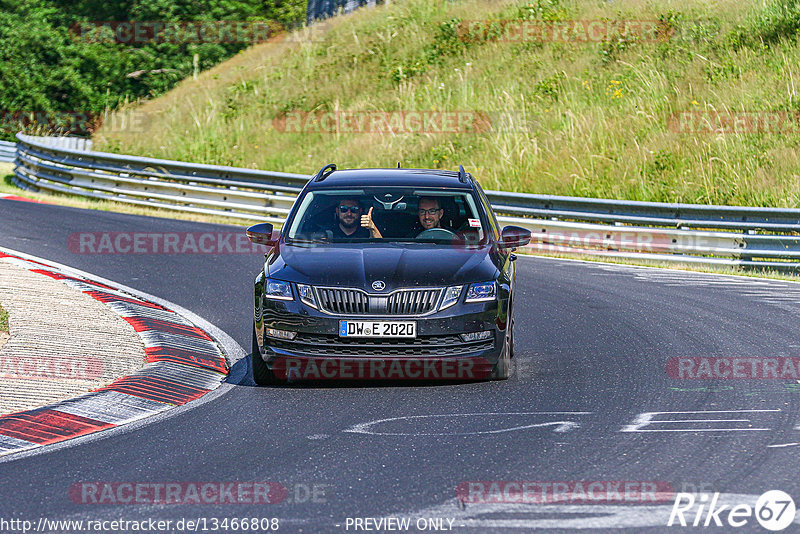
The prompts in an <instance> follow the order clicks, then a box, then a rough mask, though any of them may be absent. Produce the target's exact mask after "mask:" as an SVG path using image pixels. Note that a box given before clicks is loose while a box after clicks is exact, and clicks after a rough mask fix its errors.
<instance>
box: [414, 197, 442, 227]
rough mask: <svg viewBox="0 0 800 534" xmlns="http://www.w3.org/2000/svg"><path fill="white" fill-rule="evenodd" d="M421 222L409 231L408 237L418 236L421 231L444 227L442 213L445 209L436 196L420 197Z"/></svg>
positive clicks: (419, 212) (418, 211)
mask: <svg viewBox="0 0 800 534" xmlns="http://www.w3.org/2000/svg"><path fill="white" fill-rule="evenodd" d="M417 213H418V214H419V222H418V223H415V224H414V227H413V228H412V229H411V232H409V234H408V237H417V236H418V235H419V234H420V233H422V232H424V231H425V230H430V229H431V228H441V227H442V215H444V210H443V209H442V206H441V205H440V204H439V199H438V198H436V197H421V198H420V199H419V209H418V210H417Z"/></svg>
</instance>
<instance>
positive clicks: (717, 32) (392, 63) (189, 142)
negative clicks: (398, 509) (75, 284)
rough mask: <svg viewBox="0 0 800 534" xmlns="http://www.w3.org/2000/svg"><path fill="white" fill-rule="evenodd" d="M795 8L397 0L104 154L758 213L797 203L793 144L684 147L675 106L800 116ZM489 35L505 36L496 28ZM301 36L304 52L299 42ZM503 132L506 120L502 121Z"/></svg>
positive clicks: (235, 71) (348, 20)
mask: <svg viewBox="0 0 800 534" xmlns="http://www.w3.org/2000/svg"><path fill="white" fill-rule="evenodd" d="M798 6H800V0H769V1H762V0H745V1H741V0H708V1H704V2H694V1H689V0H663V1H658V2H657V1H655V0H627V1H626V2H619V3H608V2H605V1H601V0H534V1H533V2H531V1H526V2H522V3H518V2H511V1H500V0H498V1H492V2H482V1H479V0H466V1H463V2H449V1H447V0H397V1H393V2H391V3H390V4H389V5H387V6H381V7H378V8H374V9H365V10H359V11H358V12H356V13H353V14H351V15H348V16H344V17H340V18H337V19H334V20H333V21H332V22H330V23H327V24H326V25H325V27H324V29H320V30H318V31H314V29H313V28H312V32H311V35H313V36H314V38H315V39H314V40H313V42H308V41H302V39H297V40H295V41H294V42H288V41H283V42H276V43H267V44H263V45H257V46H255V47H253V48H251V49H249V50H247V51H245V52H242V53H240V54H239V55H237V56H236V57H235V58H233V59H231V60H229V61H228V62H226V63H224V64H222V65H219V66H217V67H215V68H213V69H211V70H209V71H208V72H205V73H203V74H202V75H201V76H200V78H199V79H198V80H197V81H193V80H186V81H184V82H183V83H182V84H181V85H180V86H179V87H177V88H176V89H174V90H173V91H172V92H170V93H169V94H167V95H165V96H163V97H161V98H159V99H156V100H154V101H151V102H145V103H142V104H140V105H139V106H138V108H137V110H136V111H137V112H140V113H143V114H145V115H146V117H147V121H146V122H147V124H148V126H149V128H148V129H147V131H145V132H135V131H116V132H114V131H102V130H101V132H100V134H99V135H98V136H96V142H97V147H98V149H101V150H110V151H116V152H123V153H134V154H140V155H147V156H154V157H165V158H172V159H181V160H189V161H197V162H203V163H216V164H223V165H237V166H244V167H253V168H261V169H269V170H282V171H289V172H302V173H311V172H314V171H316V170H317V169H318V168H319V167H321V166H322V165H324V164H325V163H328V162H336V163H337V164H338V165H339V167H340V168H342V167H364V166H370V167H375V166H388V167H392V166H394V165H395V164H396V162H397V161H401V162H402V164H403V166H407V167H422V168H451V169H452V168H455V167H456V166H457V165H458V164H459V163H461V164H464V166H465V167H466V168H467V169H468V170H470V171H472V172H473V173H474V174H475V175H476V176H477V177H478V178H479V180H480V181H481V183H482V184H483V185H484V187H485V188H491V189H495V188H496V189H507V190H513V191H528V192H537V193H550V194H562V195H578V196H595V197H609V198H626V199H637V200H650V201H664V202H699V203H716V204H742V205H758V206H798V205H800V155H799V154H798V151H797V147H798V145H800V135H798V134H797V133H736V134H704V133H699V134H688V133H680V132H677V131H673V130H672V129H670V128H669V127H668V124H669V120H670V116H671V115H672V114H673V113H676V112H681V111H788V112H792V113H797V112H800V97H799V96H798V95H797V89H796V83H798V82H800V45H799V44H798V32H797V30H798V28H800V8H798ZM490 19H491V20H494V21H503V20H510V19H514V20H523V19H534V20H552V21H563V20H570V19H591V20H595V19H612V20H631V19H634V20H657V21H660V24H661V25H662V27H664V28H667V29H670V31H671V32H672V33H671V35H672V37H671V38H669V39H663V40H661V41H659V42H649V41H643V40H641V39H638V38H637V37H636V36H635V35H634V36H631V35H615V36H613V38H610V39H608V40H606V41H604V42H593V43H576V42H571V43H565V42H550V43H542V42H525V43H510V42H503V41H502V40H498V39H497V38H496V35H497V33H496V32H497V28H498V27H497V24H502V23H497V22H494V23H488V22H487V23H486V24H485V28H484V29H485V31H483V32H478V33H473V34H465V33H464V31H463V28H464V26H463V25H459V23H461V22H464V21H469V20H473V21H474V20H490ZM493 32H494V33H493ZM298 41H300V42H298ZM294 110H301V111H308V112H316V111H337V110H338V111H366V110H476V111H481V112H487V113H489V114H490V116H492V117H498V116H502V117H504V124H503V125H502V126H500V127H496V128H494V129H493V130H492V131H489V132H483V133H480V134H476V133H458V134H447V133H425V134H396V135H391V134H386V133H385V134H351V133H341V134H319V133H306V134H297V133H282V132H281V131H279V130H277V129H275V128H274V127H273V122H272V121H273V119H274V118H276V117H281V116H282V115H283V114H285V113H287V112H290V111H294ZM493 124H495V123H494V122H493Z"/></svg>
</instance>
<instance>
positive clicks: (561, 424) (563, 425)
mask: <svg viewBox="0 0 800 534" xmlns="http://www.w3.org/2000/svg"><path fill="white" fill-rule="evenodd" d="M591 413H592V412H488V413H463V414H462V413H454V414H436V415H407V416H402V417H390V418H387V419H377V420H374V421H369V422H366V423H358V424H356V425H353V426H351V427H350V428H348V429H345V430H344V431H343V432H350V433H353V434H370V435H373V436H471V435H477V434H500V433H503V432H514V431H517V430H527V429H532V428H541V427H547V426H555V427H556V428H555V429H553V432H568V431H570V430H574V429H576V428H578V427H579V426H580V425H578V423H576V422H574V421H548V422H543V423H531V424H528V425H518V426H513V427H510V428H501V429H497V430H476V431H473V432H380V431H374V430H372V428H371V427H373V426H374V425H379V424H382V423H388V422H392V421H408V420H411V419H414V420H419V419H435V418H456V417H485V416H493V417H502V416H506V415H511V416H517V415H589V414H591Z"/></svg>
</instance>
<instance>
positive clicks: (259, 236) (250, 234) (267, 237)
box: [247, 223, 280, 248]
mask: <svg viewBox="0 0 800 534" xmlns="http://www.w3.org/2000/svg"><path fill="white" fill-rule="evenodd" d="M279 238H280V233H279V232H274V231H273V230H272V225H271V224H270V223H259V224H254V225H253V226H251V227H250V228H248V229H247V239H249V240H250V242H251V243H256V244H257V245H266V246H268V247H270V248H271V247H274V246H275V245H277V244H278V239H279Z"/></svg>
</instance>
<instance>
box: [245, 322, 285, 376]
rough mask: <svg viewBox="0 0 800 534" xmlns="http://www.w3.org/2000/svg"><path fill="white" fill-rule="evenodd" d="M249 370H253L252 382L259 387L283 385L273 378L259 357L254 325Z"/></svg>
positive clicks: (265, 363)
mask: <svg viewBox="0 0 800 534" xmlns="http://www.w3.org/2000/svg"><path fill="white" fill-rule="evenodd" d="M250 368H251V369H252V370H253V381H254V382H255V383H256V384H257V385H259V386H275V385H278V384H283V383H284V381H283V380H281V379H279V378H278V377H276V376H275V373H273V372H272V370H271V369H270V368H269V367H268V366H267V362H265V361H264V359H263V358H262V357H261V351H260V350H259V348H258V337H257V336H256V327H255V325H253V356H252V361H251V362H250Z"/></svg>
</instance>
